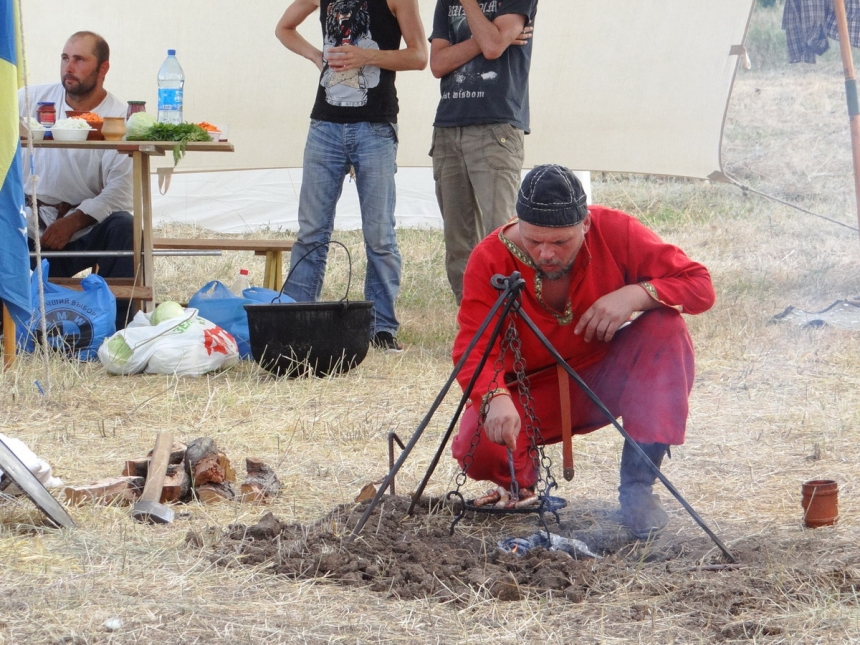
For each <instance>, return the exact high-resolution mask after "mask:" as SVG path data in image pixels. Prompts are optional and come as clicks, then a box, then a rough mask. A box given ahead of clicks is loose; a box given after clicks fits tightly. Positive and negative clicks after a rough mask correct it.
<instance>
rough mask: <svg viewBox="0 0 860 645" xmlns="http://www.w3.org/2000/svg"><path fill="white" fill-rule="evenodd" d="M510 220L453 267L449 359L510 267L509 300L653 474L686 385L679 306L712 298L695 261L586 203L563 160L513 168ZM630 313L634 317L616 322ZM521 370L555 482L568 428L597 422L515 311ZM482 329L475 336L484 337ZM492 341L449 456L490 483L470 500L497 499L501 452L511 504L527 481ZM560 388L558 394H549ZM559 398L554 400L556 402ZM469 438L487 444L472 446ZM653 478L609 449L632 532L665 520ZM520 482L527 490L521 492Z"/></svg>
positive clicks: (468, 368)
mask: <svg viewBox="0 0 860 645" xmlns="http://www.w3.org/2000/svg"><path fill="white" fill-rule="evenodd" d="M516 211H517V215H518V219H517V220H514V221H512V222H510V223H508V224H506V225H505V226H503V227H501V228H500V229H498V230H496V231H495V232H493V233H492V234H491V235H489V236H488V237H487V238H485V239H484V240H483V241H482V242H481V243H480V244H479V245H478V246H477V247H476V248H475V251H474V252H473V253H472V255H471V257H470V259H469V263H468V265H467V267H466V273H465V280H464V284H463V301H462V303H461V305H460V312H459V315H458V318H457V320H458V322H459V325H460V330H459V333H458V335H457V339H456V341H455V344H454V351H453V358H454V362H455V363H456V362H457V361H459V359H460V358H461V356H462V355H463V353H464V351H465V349H466V347H467V346H468V344H469V342H470V340H471V339H472V338H473V337H474V335H475V334H476V332H477V330H478V327H479V326H480V325H481V323H482V321H483V320H484V319H485V317H486V316H487V313H488V311H489V310H490V308H491V307H492V306H493V304H494V303H495V302H496V300H497V298H498V295H499V292H498V291H497V290H496V289H495V288H493V287H492V286H491V284H490V280H491V278H492V277H493V276H494V275H496V274H502V275H504V276H509V275H510V274H511V273H513V272H514V271H519V272H520V273H521V274H522V277H523V279H524V280H525V283H526V286H525V289H524V290H523V292H522V307H523V309H524V311H525V312H526V313H527V314H528V316H529V317H530V318H531V319H532V320H533V321H534V323H535V324H536V325H537V326H538V327H539V328H540V330H541V331H542V332H543V334H544V335H545V336H546V337H547V338H548V339H549V341H550V342H551V343H552V345H553V346H554V347H555V348H556V349H557V350H558V352H559V353H560V354H561V355H562V356H563V357H565V359H566V360H567V362H568V364H569V365H570V366H571V367H572V368H573V369H574V370H576V372H577V374H579V376H580V377H581V378H582V379H583V380H584V381H585V383H586V384H588V386H589V387H590V388H591V389H592V390H593V391H594V392H595V393H596V394H597V396H598V397H599V398H600V400H601V401H602V402H603V403H604V404H605V405H606V406H607V408H608V409H609V410H610V411H611V413H612V415H613V416H615V417H616V418H617V417H623V421H624V427H625V429H626V430H627V432H628V433H629V434H630V435H631V437H632V438H633V440H634V441H636V442H637V443H638V444H639V445H640V446H641V447H642V448H643V449H644V451H645V453H646V454H647V455H648V456H649V458H650V459H651V461H652V462H653V463H654V464H655V465H656V466H657V467H658V468H659V466H660V463H661V461H662V459H663V457H664V456H665V455H666V453H667V452H668V448H669V446H670V445H678V444H681V443H683V442H684V433H685V425H686V421H687V412H688V397H689V393H690V390H691V388H692V385H693V372H694V365H693V346H692V343H691V340H690V335H689V333H688V331H687V327H686V324H685V323H684V321H683V319H682V317H681V313H682V312H683V313H688V314H698V313H701V312H703V311H706V310H707V309H709V308H710V307H711V305H713V303H714V289H713V286H712V284H711V278H710V275H709V274H708V271H707V269H706V268H705V267H704V266H702V265H701V264H699V263H697V262H694V261H692V260H691V259H690V258H688V257H687V256H686V255H685V254H684V253H683V251H681V249H679V248H677V247H675V246H672V245H671V244H666V243H665V242H663V241H661V240H660V238H658V237H657V235H656V234H654V233H653V232H652V231H650V230H649V229H647V228H646V227H645V226H643V225H642V224H641V223H640V222H639V221H638V220H637V219H635V218H634V217H631V216H630V215H627V214H626V213H623V212H621V211H617V210H612V209H609V208H605V207H602V206H592V207H591V208H589V207H588V206H586V196H585V193H584V191H583V189H582V186H581V184H580V183H579V180H578V179H577V178H576V177H575V176H574V175H573V173H572V172H571V171H569V170H567V169H566V168H562V167H561V166H556V165H546V166H538V167H537V168H535V169H534V170H532V171H531V172H529V173H528V175H526V177H525V179H524V180H523V183H522V186H521V188H520V191H519V195H518V197H517V204H516ZM634 312H644V313H643V314H642V315H641V316H639V317H637V318H636V319H635V320H633V322H632V323H631V324H630V325H628V326H626V327H624V328H622V325H624V323H625V322H627V321H628V320H630V319H631V316H633V314H634ZM516 328H517V332H518V333H519V336H520V339H521V342H522V346H521V354H522V358H523V360H524V362H525V369H526V371H527V372H528V373H529V380H530V393H531V396H532V397H533V398H534V403H533V405H534V412H535V413H536V416H537V419H538V422H537V425H538V429H539V431H540V437H539V440H541V441H542V442H543V443H554V442H558V441H562V440H563V438H564V437H565V436H566V437H567V438H566V439H565V440H564V446H563V453H564V462H565V464H564V465H565V468H566V470H567V469H568V468H569V469H570V472H568V473H566V476H568V475H569V476H572V466H573V464H572V458H571V453H570V451H571V449H570V441H569V436H570V433H572V434H583V433H587V432H592V431H594V430H596V429H597V428H600V427H602V426H605V425H607V424H608V423H609V420H608V419H607V417H606V416H605V415H604V413H602V412H601V411H600V410H599V409H598V408H597V407H596V406H595V405H594V403H593V402H592V401H591V400H590V399H589V398H588V397H587V396H586V395H585V394H584V393H583V392H582V390H581V389H580V387H579V386H578V385H577V384H576V383H575V382H572V380H569V379H568V376H567V373H566V372H565V371H564V370H563V369H558V368H557V366H556V363H555V361H554V359H553V358H552V356H551V355H550V353H549V352H548V351H547V350H546V348H545V347H544V346H543V345H542V344H541V343H540V341H539V340H538V339H537V338H536V337H535V335H534V334H533V333H532V332H531V330H529V329H528V328H527V327H526V325H525V324H524V323H523V322H522V320H521V319H517V321H516ZM491 329H492V326H490V328H488V329H487V330H486V331H485V333H484V338H485V339H486V338H487V337H489V335H490V332H491ZM485 347H486V340H484V342H483V343H482V342H479V343H478V344H477V346H476V347H475V349H474V350H473V351H472V353H471V355H470V356H469V357H468V360H467V362H466V364H465V366H464V369H463V370H461V372H460V373H459V375H458V379H459V381H460V384H461V386H463V387H465V386H466V384H467V383H468V382H469V381H470V379H471V378H472V375H473V374H474V372H475V369H476V368H477V364H478V362H479V360H480V357H481V356H482V354H483V351H484V349H485ZM499 353H500V344H499V343H498V342H497V343H496V346H495V347H494V348H493V349H492V350H491V352H490V355H489V360H488V361H487V362H486V364H485V366H484V368H483V369H482V370H481V373H480V374H479V376H478V379H477V381H476V383H475V387H474V390H473V391H472V393H471V397H470V398H471V405H470V406H469V407H468V408H467V409H466V411H465V413H464V415H463V419H462V422H461V425H460V429H459V434H458V435H457V437H456V438H455V439H454V442H453V444H452V450H453V454H454V457H455V458H456V459H457V460H458V461H460V464H461V466H463V464H465V463H468V464H469V467H468V468H467V469H466V474H467V475H468V476H469V477H471V478H473V479H479V480H491V481H493V482H494V483H495V484H497V485H498V486H499V487H500V488H501V490H499V489H496V490H493V491H490V492H489V493H488V494H487V495H486V496H484V497H483V498H479V499H478V500H476V504H482V503H491V502H496V501H497V500H499V498H500V497H503V496H504V493H505V489H507V488H509V487H510V485H511V474H510V469H509V464H508V454H507V450H508V449H509V450H511V451H512V454H513V460H514V469H515V473H516V479H517V480H518V483H519V485H520V487H521V490H520V499H521V500H522V501H523V502H525V501H526V498H528V497H533V496H534V495H535V493H534V489H533V487H534V485H535V483H536V482H537V479H538V475H539V473H538V466H539V464H538V463H537V460H536V458H534V457H533V455H530V454H529V452H528V451H529V446H530V440H529V437H528V436H527V434H529V433H528V432H527V431H523V430H521V429H522V428H523V427H526V426H525V417H524V411H523V407H522V404H521V402H520V397H519V395H518V393H517V386H516V383H515V380H516V379H515V376H514V365H513V356H512V352H511V351H507V352H506V353H505V356H504V367H503V370H502V371H503V373H500V374H499V375H498V378H496V375H495V373H496V369H497V367H496V365H495V363H496V360H497V358H498V357H499ZM560 392H563V393H564V394H563V395H560ZM562 396H563V397H567V400H566V401H564V400H562ZM476 432H483V433H484V436H485V438H487V439H489V441H486V440H485V441H480V442H479V443H478V444H477V446H474V447H473V445H474V444H473V441H472V440H473V437H475V433H476ZM655 479H656V476H655V474H654V473H653V472H652V470H651V469H650V468H649V467H648V465H647V464H646V463H645V462H644V461H643V460H642V459H641V458H640V456H639V454H638V452H637V451H635V449H634V448H633V447H632V446H630V445H628V444H627V443H625V445H624V448H623V450H622V453H621V485H620V487H619V489H618V490H619V500H620V502H621V510H622V516H623V518H624V523H625V524H626V526H627V527H628V528H629V529H630V531H631V532H632V533H633V534H634V535H635V536H636V537H638V538H643V539H644V538H647V537H648V536H649V535H650V534H652V533H653V532H656V531H659V530H662V529H663V528H664V527H665V526H666V524H667V522H668V516H667V515H666V512H665V511H664V510H663V508H662V507H661V505H660V501H659V499H658V498H657V497H656V496H654V495H653V494H652V486H653V484H654V481H655ZM529 487H532V488H531V489H529Z"/></svg>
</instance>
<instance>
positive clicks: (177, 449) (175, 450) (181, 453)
mask: <svg viewBox="0 0 860 645" xmlns="http://www.w3.org/2000/svg"><path fill="white" fill-rule="evenodd" d="M186 450H188V446H186V445H185V444H184V443H180V442H179V441H174V442H173V445H172V446H170V459H168V460H167V464H168V465H170V464H178V463H182V460H183V459H185V451H186ZM146 456H147V457H152V450H150V451H149V452H148V453H146Z"/></svg>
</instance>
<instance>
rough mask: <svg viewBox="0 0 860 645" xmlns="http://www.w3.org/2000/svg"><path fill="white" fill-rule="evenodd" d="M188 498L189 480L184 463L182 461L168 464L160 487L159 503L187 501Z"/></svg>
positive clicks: (189, 492)
mask: <svg viewBox="0 0 860 645" xmlns="http://www.w3.org/2000/svg"><path fill="white" fill-rule="evenodd" d="M189 499H191V480H190V479H189V478H188V473H187V472H185V464H184V463H183V462H180V463H178V464H170V465H169V466H168V467H167V474H166V475H165V476H164V485H163V486H162V488H161V500H160V501H161V503H162V504H170V503H171V502H187V501H188V500H189Z"/></svg>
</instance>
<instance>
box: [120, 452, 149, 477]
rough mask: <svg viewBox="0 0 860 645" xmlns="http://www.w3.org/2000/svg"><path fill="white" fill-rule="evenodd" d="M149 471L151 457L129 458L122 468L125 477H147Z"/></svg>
mask: <svg viewBox="0 0 860 645" xmlns="http://www.w3.org/2000/svg"><path fill="white" fill-rule="evenodd" d="M148 471H149V457H141V458H139V459H128V460H126V462H125V466H124V467H123V469H122V474H123V476H124V477H143V478H144V479H145V478H146V473H147V472H148Z"/></svg>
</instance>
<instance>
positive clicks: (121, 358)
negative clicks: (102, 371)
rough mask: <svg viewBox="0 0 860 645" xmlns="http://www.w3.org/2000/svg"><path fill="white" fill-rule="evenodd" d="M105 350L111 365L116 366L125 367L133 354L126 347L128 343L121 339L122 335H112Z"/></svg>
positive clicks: (129, 348)
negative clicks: (114, 364)
mask: <svg viewBox="0 0 860 645" xmlns="http://www.w3.org/2000/svg"><path fill="white" fill-rule="evenodd" d="M107 349H108V355H109V356H110V358H111V363H116V364H118V365H125V364H126V363H127V362H128V359H130V358H131V357H132V355H133V354H134V352H133V351H132V349H131V347H129V346H128V343H126V342H125V338H123V337H122V334H114V335H113V336H111V337H110V339H109V340H108V341H107Z"/></svg>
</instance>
